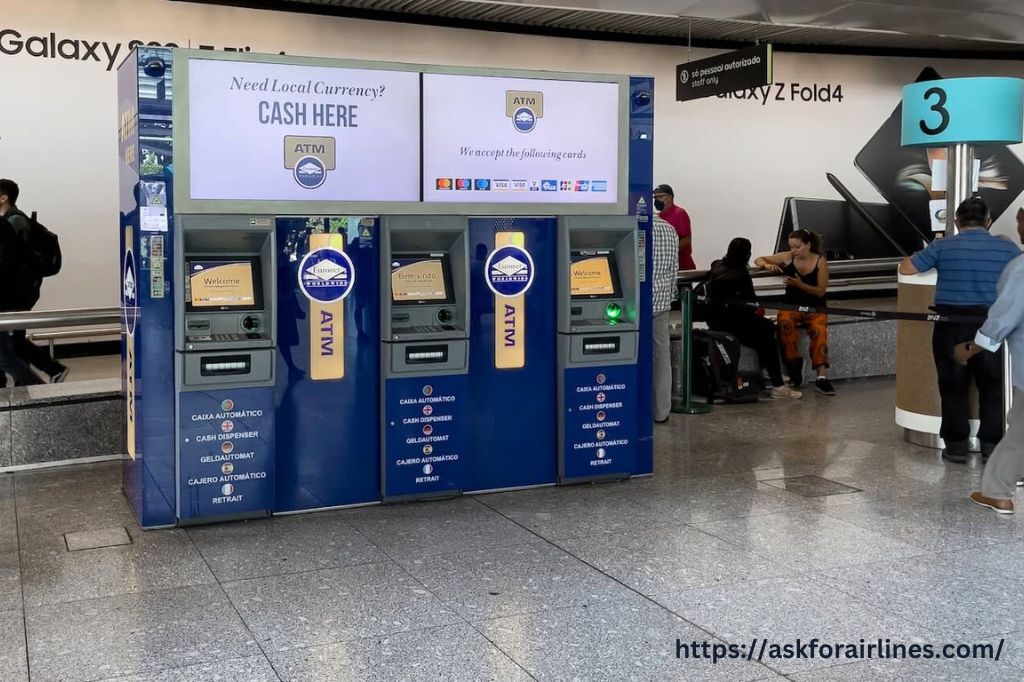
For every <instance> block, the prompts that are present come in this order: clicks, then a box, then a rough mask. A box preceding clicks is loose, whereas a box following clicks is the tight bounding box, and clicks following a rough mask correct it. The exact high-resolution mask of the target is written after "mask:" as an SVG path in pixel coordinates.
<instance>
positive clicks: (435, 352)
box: [405, 344, 448, 365]
mask: <svg viewBox="0 0 1024 682" xmlns="http://www.w3.org/2000/svg"><path fill="white" fill-rule="evenodd" d="M447 362H448V344H440V345H433V346H407V347H406V349H405V364H407V365H434V364H445V363H447Z"/></svg>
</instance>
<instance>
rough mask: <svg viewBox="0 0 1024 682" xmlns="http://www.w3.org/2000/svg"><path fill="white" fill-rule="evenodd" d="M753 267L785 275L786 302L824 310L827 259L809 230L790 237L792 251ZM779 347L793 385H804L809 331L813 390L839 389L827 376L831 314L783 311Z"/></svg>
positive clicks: (829, 392) (764, 258) (827, 392)
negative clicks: (803, 351) (804, 342)
mask: <svg viewBox="0 0 1024 682" xmlns="http://www.w3.org/2000/svg"><path fill="white" fill-rule="evenodd" d="M754 265H756V266H757V267H760V268H764V269H765V270H768V271H770V272H775V273H778V274H780V275H782V276H783V277H782V281H783V283H785V285H786V296H785V301H786V303H792V304H793V305H798V306H808V307H812V308H823V307H825V292H826V291H827V290H828V260H826V259H825V257H824V256H822V248H821V237H820V236H819V235H818V234H817V233H815V232H810V231H808V230H794V231H793V232H791V233H790V234H789V251H783V252H782V253H777V254H775V255H773V256H761V257H760V258H757V259H756V260H754ZM778 322H779V345H780V346H781V347H782V355H783V357H784V358H785V360H786V364H787V365H788V366H789V377H790V383H792V385H793V386H794V387H796V388H799V387H800V386H801V385H802V384H803V374H804V361H803V358H802V357H801V356H800V347H799V345H798V344H799V341H800V332H799V331H798V329H797V328H798V327H800V326H803V327H805V328H806V329H807V336H808V338H809V339H810V351H811V364H812V365H813V367H814V369H815V370H816V371H817V373H818V378H817V379H816V380H815V382H814V387H815V388H817V389H818V391H820V392H821V393H824V394H825V395H835V394H836V390H835V388H834V387H833V386H832V382H831V381H829V380H828V377H827V376H826V370H827V369H828V366H829V364H828V315H826V314H825V313H804V312H800V311H798V310H780V311H779V315H778Z"/></svg>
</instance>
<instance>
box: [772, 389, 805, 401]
mask: <svg viewBox="0 0 1024 682" xmlns="http://www.w3.org/2000/svg"><path fill="white" fill-rule="evenodd" d="M769 393H770V394H771V397H772V399H773V400H776V399H779V398H803V397H804V394H803V393H801V392H800V391H797V390H794V389H792V388H790V387H789V386H772V389H771V390H770V391H769Z"/></svg>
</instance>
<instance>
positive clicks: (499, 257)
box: [484, 232, 535, 369]
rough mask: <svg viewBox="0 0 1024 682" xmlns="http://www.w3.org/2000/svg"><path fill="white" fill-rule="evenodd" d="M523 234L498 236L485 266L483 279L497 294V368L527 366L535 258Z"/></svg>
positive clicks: (495, 362) (495, 337)
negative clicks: (528, 298) (528, 314)
mask: <svg viewBox="0 0 1024 682" xmlns="http://www.w3.org/2000/svg"><path fill="white" fill-rule="evenodd" d="M525 244H526V236H525V235H524V234H523V233H522V232H498V233H496V234H495V235H494V247H495V248H494V250H493V251H491V253H490V254H489V255H488V256H487V260H486V262H485V263H484V279H485V281H486V282H487V287H488V288H489V289H490V290H491V293H493V294H494V366H495V368H497V369H518V368H521V367H524V366H525V365H526V292H527V291H529V289H530V286H531V285H532V284H533V277H534V273H535V268H534V264H533V257H532V256H531V255H530V252H529V251H527V250H526V248H525Z"/></svg>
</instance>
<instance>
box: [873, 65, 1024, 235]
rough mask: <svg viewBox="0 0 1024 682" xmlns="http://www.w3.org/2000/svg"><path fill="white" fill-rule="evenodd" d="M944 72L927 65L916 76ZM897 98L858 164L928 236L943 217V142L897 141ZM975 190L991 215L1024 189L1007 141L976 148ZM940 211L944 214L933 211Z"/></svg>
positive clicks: (1022, 166) (1023, 173) (1023, 175)
mask: <svg viewBox="0 0 1024 682" xmlns="http://www.w3.org/2000/svg"><path fill="white" fill-rule="evenodd" d="M941 78H942V76H940V75H939V74H938V72H936V71H935V70H934V69H932V68H927V69H925V70H923V71H922V72H921V75H920V76H918V78H917V82H921V81H930V80H939V79H941ZM902 114H903V105H902V104H900V105H899V106H897V107H896V109H895V110H894V111H893V112H892V115H891V116H890V117H889V118H888V119H887V120H886V121H885V123H883V124H882V127H881V128H879V129H878V132H876V133H875V134H874V136H873V137H872V138H871V139H870V140H869V141H868V143H867V144H866V145H865V146H864V148H863V149H861V151H860V153H859V154H857V158H856V160H855V163H856V166H857V168H858V169H860V171H861V172H862V173H864V175H865V176H866V177H867V179H868V180H870V181H871V184H873V185H874V186H875V188H877V189H878V191H879V193H880V194H881V195H882V196H883V197H885V199H886V201H888V202H889V204H890V205H891V206H892V207H893V209H894V210H895V211H897V212H898V214H899V215H900V216H902V218H903V220H904V221H905V223H906V224H908V225H911V226H913V228H914V229H915V230H916V231H917V232H918V234H919V235H920V237H921V238H922V239H926V240H930V239H931V238H932V234H933V227H934V226H936V225H937V224H941V223H944V222H945V201H941V200H943V199H944V197H945V184H946V182H945V181H946V178H945V161H946V149H945V148H944V147H935V148H921V147H903V146H901V142H900V140H901V118H902ZM974 157H975V159H976V160H977V162H976V164H977V167H976V169H975V174H976V182H977V193H978V194H979V195H980V196H981V198H982V199H984V200H985V203H986V204H987V205H988V207H989V209H990V210H991V212H992V220H993V221H995V220H997V219H998V218H999V216H1000V215H1002V213H1003V212H1004V211H1006V209H1007V208H1009V207H1010V205H1011V204H1012V203H1013V202H1014V201H1015V200H1016V198H1017V196H1018V195H1019V194H1020V193H1021V190H1022V189H1024V163H1021V160H1020V159H1019V158H1017V155H1016V154H1014V153H1013V152H1012V151H1010V149H1009V148H1008V147H1006V146H1005V145H981V146H978V147H976V148H975V150H974ZM938 211H941V212H942V215H933V213H935V212H938Z"/></svg>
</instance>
